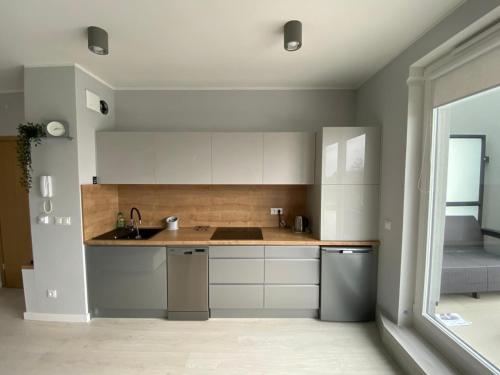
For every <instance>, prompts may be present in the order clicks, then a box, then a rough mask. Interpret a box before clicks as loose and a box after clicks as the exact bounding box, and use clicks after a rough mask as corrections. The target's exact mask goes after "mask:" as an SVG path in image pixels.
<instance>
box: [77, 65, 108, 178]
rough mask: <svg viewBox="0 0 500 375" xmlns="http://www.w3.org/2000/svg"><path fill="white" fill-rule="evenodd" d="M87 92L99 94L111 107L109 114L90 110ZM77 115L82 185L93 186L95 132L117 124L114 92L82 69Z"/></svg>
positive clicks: (78, 79)
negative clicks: (87, 102)
mask: <svg viewBox="0 0 500 375" xmlns="http://www.w3.org/2000/svg"><path fill="white" fill-rule="evenodd" d="M86 90H90V91H92V92H93V93H95V94H98V95H99V97H100V98H101V100H105V101H106V102H107V103H108V105H109V113H108V114H107V115H105V116H104V115H102V114H101V113H98V112H95V111H92V110H89V109H88V108H87V106H86ZM75 94H76V115H77V122H78V127H77V131H78V134H77V135H78V136H77V140H78V170H79V178H80V184H91V183H92V176H96V159H95V132H96V131H99V130H109V129H111V128H113V126H114V123H115V99H114V92H113V90H112V89H110V88H109V87H107V86H105V85H103V84H102V83H101V82H99V81H96V80H95V79H94V78H93V77H91V76H89V75H88V74H87V73H85V72H84V71H82V70H80V69H76V92H75Z"/></svg>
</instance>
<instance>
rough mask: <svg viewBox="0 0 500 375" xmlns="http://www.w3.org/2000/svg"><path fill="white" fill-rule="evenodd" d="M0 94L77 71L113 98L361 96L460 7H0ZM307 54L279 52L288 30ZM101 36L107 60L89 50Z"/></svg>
mask: <svg viewBox="0 0 500 375" xmlns="http://www.w3.org/2000/svg"><path fill="white" fill-rule="evenodd" d="M0 2H1V3H0V91H8V90H19V89H22V85H23V84H22V66H23V65H46V64H48V65H52V64H54V65H57V64H67V63H78V64H80V65H81V66H83V67H85V68H86V69H87V70H89V71H91V72H93V73H94V74H96V75H97V76H99V77H101V78H102V79H104V80H105V81H106V82H108V83H109V84H110V85H111V86H113V87H116V88H146V87H148V88H171V89H174V88H194V89H200V88H226V87H227V88H251V87H255V88H257V87H260V88H264V87H266V88H273V87H275V88H302V87H303V88H313V87H314V88H316V87H317V88H327V87H356V86H358V85H359V84H360V83H362V82H363V81H364V80H366V79H367V78H369V77H370V76H371V75H372V74H374V73H375V72H376V71H377V70H379V69H380V68H381V67H383V66H384V65H385V64H386V63H388V62H389V61H390V60H391V59H393V58H394V57H395V56H397V55H398V54H399V53H400V52H402V51H403V50H404V49H405V48H406V47H408V46H409V45H410V44H411V43H412V42H413V41H415V40H416V39H417V38H418V37H419V36H420V35H422V34H423V33H424V32H425V31H426V30H428V29H429V28H430V27H432V26H433V25H434V24H436V23H437V22H438V21H439V20H441V19H442V18H443V17H445V16H446V15H447V14H449V13H450V12H451V11H452V10H453V9H455V8H456V7H457V6H458V5H459V4H461V3H462V2H463V1H462V0H439V1H436V0H204V1H200V0H140V1H138V0H114V1H112V0H85V1H82V0H80V1H76V0H71V1H68V0H43V1H40V0H15V1H14V0H0ZM290 19H298V20H300V21H302V23H303V46H302V48H301V49H300V50H299V51H297V52H286V51H285V50H284V49H283V35H282V27H283V24H284V23H285V22H286V21H288V20H290ZM90 25H95V26H100V27H103V28H105V29H106V30H107V31H108V33H109V44H110V54H109V55H108V56H97V55H94V54H92V53H90V52H89V51H88V49H87V39H86V27H87V26H90Z"/></svg>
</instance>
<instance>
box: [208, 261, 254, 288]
mask: <svg viewBox="0 0 500 375" xmlns="http://www.w3.org/2000/svg"><path fill="white" fill-rule="evenodd" d="M209 264H210V271H209V275H210V276H209V280H210V283H211V284H262V283H264V259H210V263H209Z"/></svg>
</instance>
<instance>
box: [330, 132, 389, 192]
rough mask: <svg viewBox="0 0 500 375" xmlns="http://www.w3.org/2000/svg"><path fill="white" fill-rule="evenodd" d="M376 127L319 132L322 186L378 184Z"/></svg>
mask: <svg viewBox="0 0 500 375" xmlns="http://www.w3.org/2000/svg"><path fill="white" fill-rule="evenodd" d="M379 159H380V130H379V128H378V127H331V128H323V144H322V163H321V164H322V184H323V185H330V184H332V185H335V184H352V185H362V184H365V185H369V184H378V183H379V174H380V171H379Z"/></svg>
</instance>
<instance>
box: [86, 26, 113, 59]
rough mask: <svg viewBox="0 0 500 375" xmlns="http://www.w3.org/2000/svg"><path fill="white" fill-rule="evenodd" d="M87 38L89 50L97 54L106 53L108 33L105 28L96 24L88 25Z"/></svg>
mask: <svg viewBox="0 0 500 375" xmlns="http://www.w3.org/2000/svg"><path fill="white" fill-rule="evenodd" d="M87 32H88V39H89V50H91V51H92V52H94V53H95V54H97V55H107V54H108V52H109V51H108V33H107V32H106V30H104V29H101V28H100V27H97V26H89V27H88V28H87Z"/></svg>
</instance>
